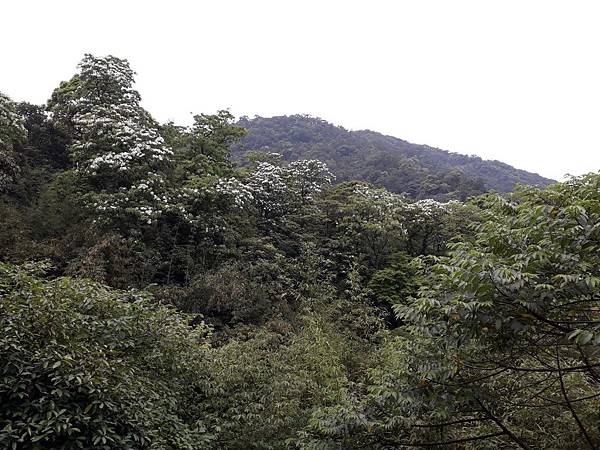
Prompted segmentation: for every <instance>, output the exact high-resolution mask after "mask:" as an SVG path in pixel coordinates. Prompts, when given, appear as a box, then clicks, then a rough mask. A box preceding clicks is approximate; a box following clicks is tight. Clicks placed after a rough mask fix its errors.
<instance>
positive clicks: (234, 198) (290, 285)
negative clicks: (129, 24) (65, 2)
mask: <svg viewBox="0 0 600 450" xmlns="http://www.w3.org/2000/svg"><path fill="white" fill-rule="evenodd" d="M69 75H70V74H66V76H69ZM49 97H50V98H49V100H48V102H47V104H45V105H30V104H27V103H18V102H15V101H14V100H12V99H11V98H9V97H8V96H6V95H2V94H0V449H10V450H21V449H23V450H46V449H49V450H53V449H57V450H72V449H93V450H110V449H115V450H117V449H118V450H121V449H128V450H129V449H131V450H205V449H207V450H246V449H249V450H251V449H256V450H258V449H260V450H286V449H302V450H355V449H356V450H390V449H409V448H433V449H450V450H467V449H489V450H492V449H525V450H534V449H548V450H559V449H560V450H562V449H591V450H596V449H598V448H599V446H600V428H599V427H598V424H599V423H600V408H599V407H598V405H599V401H600V251H599V250H600V174H598V173H590V174H588V175H585V176H581V177H576V178H571V179H570V180H568V181H567V182H564V183H555V184H552V185H550V186H548V187H546V188H539V187H534V186H522V187H519V188H517V190H516V191H514V192H511V193H505V194H501V193H486V194H483V195H481V196H477V197H473V198H471V199H470V200H468V201H464V202H461V201H457V200H450V201H444V202H441V201H437V200H434V199H430V198H427V199H420V200H416V199H411V198H409V197H408V196H406V195H404V194H400V193H396V192H392V191H390V190H388V189H386V188H383V187H378V186H375V185H373V184H370V183H368V182H365V181H357V180H352V181H344V182H340V183H334V182H333V181H334V177H333V175H332V173H331V170H330V168H329V167H328V165H327V164H326V163H325V162H323V161H319V160H316V159H296V160H294V161H283V160H282V159H281V155H277V154H275V153H269V152H265V151H264V148H263V151H262V152H261V151H258V152H254V153H252V154H249V155H248V156H249V161H248V164H246V165H244V166H240V165H236V164H235V163H233V162H232V158H231V151H230V149H231V146H232V145H234V144H235V143H236V142H238V141H239V140H240V139H241V138H242V137H243V136H244V134H245V133H246V130H245V129H244V128H243V127H241V126H240V124H239V123H236V121H235V118H234V117H233V116H232V115H231V114H230V113H229V112H227V111H226V110H222V111H219V112H218V113H217V114H197V115H195V116H194V123H193V125H192V126H189V127H184V126H179V125H177V124H174V123H163V124H161V123H159V122H157V121H156V120H155V119H154V118H153V117H152V116H151V114H150V113H149V112H148V111H146V110H145V109H144V108H143V107H142V106H141V96H140V93H138V92H137V90H136V89H135V85H134V72H133V70H132V69H131V67H130V66H129V63H128V62H127V61H126V60H123V59H120V58H116V57H113V56H108V57H96V56H93V55H85V56H84V58H83V60H82V61H81V63H80V64H79V66H78V69H77V71H76V72H75V73H74V74H73V75H72V76H70V78H68V80H67V81H65V82H63V83H61V84H60V85H59V86H57V87H56V89H55V90H54V91H53V92H52V93H49ZM302 120H303V121H306V120H308V119H305V118H304V119H302ZM311 120H313V121H314V123H315V127H321V128H324V129H327V130H333V131H334V132H336V133H338V134H339V135H340V136H341V137H340V140H339V142H341V140H342V138H343V139H347V140H348V147H347V148H346V147H343V146H341V147H337V146H336V147H335V148H337V149H338V151H344V148H346V150H347V151H348V152H350V153H352V152H353V151H354V150H355V147H353V146H352V145H354V144H353V142H354V141H353V139H354V138H353V137H352V136H354V134H349V133H347V132H345V131H343V130H341V129H337V128H332V127H331V126H329V125H327V124H325V123H324V122H322V121H318V120H314V119H311ZM241 123H242V124H243V123H245V121H242V122H241ZM302 130H304V128H298V127H295V128H294V127H292V128H291V129H290V130H288V131H287V133H288V134H292V135H293V136H295V138H294V139H296V140H298V141H302V140H304V141H305V142H310V139H311V136H313V134H310V133H309V134H306V135H304V134H302V132H303V131H302ZM359 135H360V134H359ZM365 142H366V141H365ZM246 145H247V144H246ZM262 147H264V146H262ZM259 148H261V147H260V146H259ZM293 148H294V147H290V151H293ZM407 161H408V162H407V164H409V165H410V164H413V165H414V166H415V167H421V166H419V164H420V163H418V161H417V160H416V159H412V160H407ZM390 164H391V163H390ZM423 170H424V169H423ZM373 173H375V172H373ZM406 173H407V174H410V167H409V166H407V168H406ZM436 180H437V181H436V182H438V181H439V180H438V179H436ZM460 187H461V189H464V184H460ZM451 193H452V192H451V191H449V192H447V193H446V194H451ZM421 194H423V192H421ZM453 195H454V194H453Z"/></svg>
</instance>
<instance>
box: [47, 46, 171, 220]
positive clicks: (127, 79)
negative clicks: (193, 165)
mask: <svg viewBox="0 0 600 450" xmlns="http://www.w3.org/2000/svg"><path fill="white" fill-rule="evenodd" d="M133 83H134V72H133V71H132V70H131V68H130V67H129V63H128V62H127V61H126V60H124V59H119V58H116V57H114V56H107V57H103V58H98V57H95V56H92V55H89V54H88V55H85V57H84V58H83V60H82V61H81V62H80V64H79V72H78V74H76V75H75V76H74V77H73V78H72V79H71V81H69V82H65V83H62V84H61V86H60V87H59V88H58V89H57V90H56V91H55V92H54V94H53V96H52V99H51V100H50V103H49V106H50V110H51V112H52V113H53V117H54V120H55V121H56V122H58V124H59V125H61V126H62V128H63V129H66V130H68V131H69V132H70V134H71V136H72V138H73V140H72V143H71V145H70V147H69V151H70V155H71V158H72V159H73V161H74V162H75V163H76V168H77V172H78V173H79V175H80V176H81V179H82V180H83V181H84V182H85V183H86V184H87V185H88V186H89V188H90V190H91V194H90V195H88V196H87V198H86V200H87V203H88V205H89V206H92V207H94V209H95V210H96V212H97V213H99V216H100V217H103V218H105V219H109V220H114V219H115V218H116V217H120V218H121V219H123V218H125V217H133V218H136V219H138V220H141V221H142V222H146V223H152V222H153V221H154V220H155V219H156V218H157V217H158V216H159V215H160V214H161V212H162V211H164V210H166V209H169V208H171V207H172V205H171V201H170V199H169V195H168V194H167V188H166V183H165V179H164V175H163V174H164V171H165V169H166V168H167V167H168V165H169V163H170V160H171V157H172V154H173V152H172V151H171V149H169V148H168V147H167V146H166V145H165V142H164V140H163V138H162V137H161V135H160V133H159V128H158V124H157V123H156V122H155V121H154V119H152V117H151V116H150V114H149V113H148V112H147V111H145V110H144V109H143V108H142V107H141V106H140V95H139V93H138V92H137V91H136V90H135V89H134V88H133Z"/></svg>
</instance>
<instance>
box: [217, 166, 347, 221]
mask: <svg viewBox="0 0 600 450" xmlns="http://www.w3.org/2000/svg"><path fill="white" fill-rule="evenodd" d="M334 178H335V177H334V176H333V174H332V173H331V172H330V171H329V169H328V168H327V165H326V164H325V163H322V162H321V161H316V160H300V161H295V162H292V163H290V164H289V165H288V166H286V167H281V166H278V165H274V164H271V163H269V162H265V161H261V162H258V164H257V165H256V167H255V168H254V170H253V171H252V172H251V173H250V174H249V176H248V178H247V179H246V180H244V181H237V180H236V181H233V179H231V178H229V179H222V180H220V181H219V183H218V184H217V191H218V192H219V193H220V194H222V195H227V196H231V197H232V198H233V202H234V203H235V204H236V205H237V206H253V207H254V208H256V209H257V210H258V212H259V215H260V217H261V218H263V219H266V220H267V221H270V220H273V219H276V218H277V217H281V216H283V215H284V214H286V213H287V212H290V211H292V210H294V209H295V208H299V207H300V206H302V205H306V204H308V203H310V202H312V201H313V200H314V198H315V196H317V195H318V194H319V193H320V192H321V191H322V190H323V188H324V187H325V186H327V185H330V184H331V182H332V181H333V180H334Z"/></svg>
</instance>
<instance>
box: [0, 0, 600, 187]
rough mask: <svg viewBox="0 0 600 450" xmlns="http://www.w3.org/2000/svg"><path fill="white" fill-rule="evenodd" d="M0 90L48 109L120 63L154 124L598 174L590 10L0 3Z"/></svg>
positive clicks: (599, 74) (598, 46)
mask: <svg viewBox="0 0 600 450" xmlns="http://www.w3.org/2000/svg"><path fill="white" fill-rule="evenodd" d="M0 15H1V22H2V23H1V25H0V61H1V63H0V90H1V91H4V92H5V93H6V94H8V95H9V96H11V97H12V98H13V99H14V100H26V101H29V102H33V103H44V102H45V101H46V99H47V98H48V97H49V95H50V93H51V92H52V89H54V87H56V86H57V85H58V83H59V82H60V81H61V80H66V79H69V78H70V77H71V76H72V75H73V73H74V72H75V70H76V65H77V63H78V61H79V60H80V59H81V57H82V56H83V54H84V53H86V52H89V53H94V54H96V55H106V54H113V55H115V56H119V57H123V58H128V59H129V60H130V62H131V64H132V66H133V68H134V70H136V71H137V72H138V74H139V75H138V78H137V80H138V84H137V88H138V90H139V91H140V93H141V94H142V98H143V104H144V106H145V107H146V108H147V109H149V110H150V111H151V112H152V114H153V115H154V116H155V117H156V118H158V119H159V120H161V121H164V120H167V119H174V120H175V121H177V122H180V123H182V124H188V123H189V122H190V121H191V116H190V112H194V113H199V112H207V113H210V112H214V111H216V110H217V109H221V108H230V110H231V111H232V112H233V113H234V114H236V115H238V116H239V115H249V116H253V115H255V114H256V115H260V116H265V117H268V116H272V115H280V114H294V113H307V114H311V115H315V116H319V117H322V118H324V119H326V120H328V121H330V122H333V123H335V124H338V125H343V126H344V127H346V128H349V129H364V128H369V129H372V130H375V131H380V132H383V133H386V134H391V135H394V136H397V137H400V138H402V139H406V140H408V141H411V142H415V143H420V144H428V145H431V146H435V147H439V148H443V149H446V150H451V151H456V152H459V153H466V154H476V155H479V156H481V157H483V158H486V159H499V160H501V161H504V162H507V163H509V164H512V165H514V166H516V167H519V168H522V169H526V170H530V171H534V172H538V173H540V174H542V175H545V176H548V177H553V178H561V177H562V176H563V175H564V174H565V173H571V174H581V173H585V172H589V171H598V170H600V26H599V24H600V2H598V1H593V0H591V1H578V0H564V1H552V0H540V1H534V0H518V1H507V0H496V1H486V0H473V1H461V0H453V1H448V0H440V1H429V0H419V1H417V0H413V1H399V0H389V1H377V0H368V1H367V0H363V1H351V0H343V1H342V0H340V1H333V0H319V1H312V0H302V1H300V0H298V1H285V0H279V1H262V0H245V1H244V0H239V1H224V0H211V1H175V0H169V1H166V0H165V1H161V2H158V1H148V0H146V1H126V0H120V1H114V0H110V1H107V0H103V1H81V0H79V1H66V0H54V1H47V0H46V1H33V0H18V1H4V2H2V4H1V5H0Z"/></svg>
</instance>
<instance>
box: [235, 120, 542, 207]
mask: <svg viewBox="0 0 600 450" xmlns="http://www.w3.org/2000/svg"><path fill="white" fill-rule="evenodd" d="M239 125H241V126H243V127H244V128H245V129H246V130H247V135H246V136H244V137H243V138H242V139H241V140H240V141H239V142H238V143H235V144H234V145H233V146H232V154H233V156H234V158H237V161H238V162H240V163H243V162H244V156H245V155H246V154H248V153H250V152H253V151H256V150H259V151H260V150H262V151H268V152H270V153H279V154H281V156H282V157H283V159H284V160H286V161H295V160H298V159H317V160H319V161H323V162H325V163H326V164H327V165H328V167H329V168H330V170H331V171H332V172H333V173H334V174H335V175H336V176H337V178H338V180H339V181H351V180H361V181H367V182H369V183H371V184H374V185H376V186H379V187H384V188H386V189H388V190H390V191H392V192H397V193H406V194H407V195H409V196H410V197H411V198H415V199H424V198H434V199H436V200H440V201H447V200H450V199H458V200H462V201H464V200H466V199H467V198H468V197H471V196H473V195H479V194H483V193H484V192H486V191H488V190H491V189H493V190H496V191H499V192H510V191H512V190H514V188H515V186H516V185H517V184H528V185H537V186H540V187H543V186H547V185H549V184H551V183H553V180H549V179H547V178H543V177H541V176H539V175H537V174H533V173H529V172H526V171H524V170H518V169H515V168H514V167H511V166H509V165H508V164H504V163H502V162H500V161H485V160H482V159H481V158H479V157H477V156H465V155H460V154H458V153H449V152H447V151H444V150H439V149H435V148H432V147H428V146H425V145H416V144H411V143H409V142H406V141H403V140H401V139H397V138H394V137H391V136H385V135H383V134H380V133H375V132H373V131H348V130H345V129H344V128H341V127H336V126H334V125H332V124H330V123H327V122H325V121H324V120H322V119H318V118H315V117H310V116H302V115H296V116H281V117H270V118H263V117H255V118H254V119H248V118H247V117H244V118H242V119H241V120H240V121H239Z"/></svg>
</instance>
